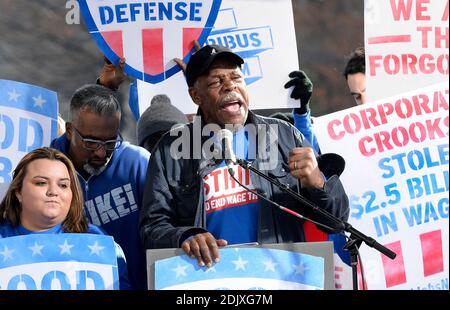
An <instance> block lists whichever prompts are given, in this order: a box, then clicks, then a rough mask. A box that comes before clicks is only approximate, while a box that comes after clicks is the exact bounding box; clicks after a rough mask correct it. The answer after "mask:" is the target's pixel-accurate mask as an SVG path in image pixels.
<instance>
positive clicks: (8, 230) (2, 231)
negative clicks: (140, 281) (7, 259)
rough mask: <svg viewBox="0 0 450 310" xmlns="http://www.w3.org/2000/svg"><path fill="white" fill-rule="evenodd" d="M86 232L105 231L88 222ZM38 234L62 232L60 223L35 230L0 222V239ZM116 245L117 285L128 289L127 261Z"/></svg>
mask: <svg viewBox="0 0 450 310" xmlns="http://www.w3.org/2000/svg"><path fill="white" fill-rule="evenodd" d="M86 233H88V234H94V235H105V233H104V232H103V231H102V230H101V229H100V228H98V227H97V226H94V225H91V224H89V227H88V231H87V232H86ZM40 234H64V231H63V230H62V225H61V224H58V225H56V226H54V227H52V228H50V229H49V230H46V231H40V232H35V231H31V230H28V229H26V228H25V227H23V226H22V225H19V226H16V227H14V226H11V225H10V224H9V223H3V224H0V239H2V238H8V237H16V236H25V235H40ZM114 244H115V246H116V249H115V250H116V256H117V268H118V270H119V285H120V289H121V290H129V289H130V283H129V282H128V272H127V263H126V261H125V256H124V253H123V251H122V248H121V247H120V246H119V245H118V244H117V243H114Z"/></svg>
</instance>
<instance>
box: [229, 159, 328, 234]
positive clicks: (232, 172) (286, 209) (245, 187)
mask: <svg viewBox="0 0 450 310" xmlns="http://www.w3.org/2000/svg"><path fill="white" fill-rule="evenodd" d="M228 173H229V174H230V176H231V177H232V178H233V180H234V181H235V182H236V183H238V184H239V185H240V186H242V187H243V188H244V189H245V190H247V191H249V192H251V193H253V194H255V195H256V196H258V197H259V198H261V199H263V200H265V201H267V202H269V203H270V204H272V205H274V206H276V207H277V208H278V209H280V210H282V211H284V212H286V213H289V214H291V215H293V216H295V217H298V218H299V219H302V220H306V221H309V222H311V223H313V224H316V225H317V226H320V227H322V228H324V229H328V230H330V231H332V232H337V231H336V229H334V228H331V227H330V226H327V225H325V224H322V223H319V222H316V221H314V220H312V219H310V218H308V217H306V216H303V215H301V214H300V213H298V212H295V211H293V210H291V209H289V208H286V207H283V206H282V205H280V204H278V203H276V202H275V201H272V200H270V199H268V198H266V197H264V196H263V195H261V194H260V193H258V192H257V191H254V190H252V189H250V188H248V187H247V186H245V185H244V184H242V183H241V182H239V180H238V179H236V177H235V176H234V169H233V167H230V166H229V167H228Z"/></svg>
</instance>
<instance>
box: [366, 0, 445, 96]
mask: <svg viewBox="0 0 450 310" xmlns="http://www.w3.org/2000/svg"><path fill="white" fill-rule="evenodd" d="M364 8H365V16H364V22H365V49H366V78H367V80H366V87H367V98H368V100H369V102H372V101H375V100H378V99H382V98H386V97H389V96H393V95H396V94H400V93H404V92H407V91H412V90H414V89H417V88H421V87H425V86H429V85H433V84H436V83H440V82H444V81H447V83H448V76H449V75H448V74H449V59H448V58H449V56H448V55H449V45H448V44H449V42H448V41H449V34H448V28H449V27H448V0H365V6H364Z"/></svg>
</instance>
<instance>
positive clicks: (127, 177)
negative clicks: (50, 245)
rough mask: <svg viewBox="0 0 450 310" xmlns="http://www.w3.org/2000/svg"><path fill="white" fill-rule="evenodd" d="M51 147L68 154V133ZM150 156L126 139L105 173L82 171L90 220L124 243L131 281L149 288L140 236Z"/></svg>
mask: <svg viewBox="0 0 450 310" xmlns="http://www.w3.org/2000/svg"><path fill="white" fill-rule="evenodd" d="M50 147H52V148H55V149H57V150H60V151H62V152H63V153H64V154H66V155H68V152H69V140H68V139H67V136H66V134H64V135H62V136H61V137H59V138H57V139H55V140H53V141H52V143H51V145H50ZM149 158H150V153H149V152H148V151H147V150H145V149H144V148H141V147H138V146H135V145H131V144H130V143H129V142H123V143H122V145H121V146H120V147H119V148H118V149H117V150H115V151H114V153H113V155H112V158H111V160H110V162H109V163H108V166H107V168H106V169H105V170H104V171H103V172H102V173H100V174H99V175H97V176H95V175H93V176H90V177H89V179H88V180H85V179H84V178H83V177H82V176H81V175H80V174H78V179H79V180H80V185H81V189H82V191H83V193H84V200H85V202H84V207H85V212H86V215H87V217H88V219H89V221H90V222H91V223H92V224H94V225H97V226H99V227H101V228H102V229H103V230H104V231H105V232H106V233H107V234H108V235H111V236H113V237H114V240H115V241H116V242H117V243H118V244H119V245H120V246H121V247H122V249H123V251H124V252H125V257H126V259H127V265H128V276H129V280H130V284H131V286H132V288H134V289H140V290H145V289H147V272H146V271H147V267H146V260H145V251H144V249H143V247H142V243H141V240H140V237H139V210H140V208H141V204H142V197H143V194H144V192H143V191H144V185H145V176H146V174H147V166H148V161H149Z"/></svg>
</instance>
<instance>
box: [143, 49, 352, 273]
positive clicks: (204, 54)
mask: <svg viewBox="0 0 450 310" xmlns="http://www.w3.org/2000/svg"><path fill="white" fill-rule="evenodd" d="M242 64H243V60H242V58H241V57H240V56H238V55H237V54H234V53H233V52H232V51H231V50H229V49H227V48H225V47H222V46H218V45H207V46H204V47H203V48H201V49H200V50H198V51H197V52H196V53H194V54H193V55H192V56H191V59H190V61H189V63H188V65H187V68H186V80H187V84H188V86H189V94H190V96H191V98H192V100H193V101H194V103H195V104H197V105H198V106H199V110H198V114H197V117H196V118H195V120H194V122H193V123H192V124H188V125H185V126H183V127H179V128H177V129H175V130H172V131H171V132H170V133H167V134H166V135H165V136H163V138H162V139H161V140H160V142H159V144H158V145H157V146H156V148H155V150H154V152H153V154H152V156H151V159H150V165H149V169H148V172H147V180H146V185H145V191H144V192H145V194H144V201H143V206H142V209H141V213H140V233H141V237H142V240H143V242H144V247H145V248H167V247H181V248H183V250H184V251H185V252H186V254H188V255H189V256H191V257H193V258H196V259H197V261H198V264H199V265H200V266H208V267H209V266H212V264H213V263H216V262H218V261H219V258H220V254H219V247H222V246H225V245H227V244H239V243H247V242H259V243H283V242H301V241H305V234H304V231H303V227H302V221H301V220H299V219H298V218H297V217H294V216H292V215H291V214H288V213H285V212H283V211H281V210H280V209H278V208H276V207H273V206H272V205H271V204H270V203H269V202H268V200H269V199H270V200H273V201H276V202H277V203H279V204H280V205H282V206H284V207H287V208H290V209H292V210H294V211H295V212H298V213H300V214H302V215H304V216H306V217H308V218H311V219H313V220H316V221H318V222H322V223H324V224H325V225H328V226H333V223H330V222H329V221H326V220H325V219H323V218H321V217H320V216H319V215H318V214H316V212H312V211H311V210H310V209H309V208H307V207H305V206H303V205H301V204H300V203H299V202H298V201H297V200H295V199H294V198H292V197H291V196H289V195H288V194H286V193H285V192H283V191H282V190H281V189H279V188H278V187H277V186H274V185H272V184H271V183H269V182H268V181H267V180H265V179H263V178H261V177H260V176H258V175H257V174H254V173H251V172H249V171H248V170H245V169H243V168H241V167H239V166H238V165H235V164H233V163H230V161H226V160H221V156H217V154H218V153H217V152H216V145H217V144H216V143H215V142H217V141H218V140H220V139H221V138H220V137H219V134H218V133H219V132H221V133H223V131H222V130H221V129H223V128H229V129H231V132H232V140H233V143H228V146H227V147H225V149H227V148H232V150H233V151H232V152H233V153H234V154H236V157H238V158H241V159H245V160H247V161H249V162H251V163H252V166H253V167H255V168H257V169H259V170H260V171H262V172H263V173H265V174H266V175H268V176H271V177H273V178H275V179H277V180H278V181H279V182H280V183H282V184H284V185H286V186H288V187H289V188H290V189H292V190H294V191H296V192H298V193H300V194H302V195H303V196H304V197H306V198H308V199H309V200H311V201H312V202H313V203H315V204H316V205H317V206H318V207H320V208H323V209H324V210H326V211H328V212H330V213H331V214H333V215H335V216H336V217H339V218H341V219H343V220H346V219H347V218H348V215H349V207H348V198H347V196H346V194H345V191H344V189H343V187H342V184H341V182H340V180H339V177H338V176H337V175H333V174H332V173H328V172H327V171H320V170H319V166H318V162H317V159H316V154H315V153H314V151H313V149H312V148H311V147H310V145H309V144H308V142H307V141H306V140H305V139H304V137H303V136H302V135H301V133H300V132H299V131H298V130H297V129H296V128H295V127H293V126H291V125H290V124H288V123H286V122H284V121H281V120H276V119H273V118H265V117H260V116H257V115H255V114H253V113H252V112H251V111H249V109H248V106H249V96H248V92H247V89H246V86H245V82H244V77H243V73H242V71H241V65H242ZM218 145H220V144H218ZM217 149H219V150H220V147H218V148H217ZM209 151H211V152H209ZM219 153H220V154H222V153H221V152H219ZM225 153H226V152H225ZM228 153H229V152H228ZM211 154H212V155H211ZM228 155H229V154H228ZM217 158H219V160H215V159H217ZM233 171H234V173H233ZM332 228H333V227H332Z"/></svg>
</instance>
